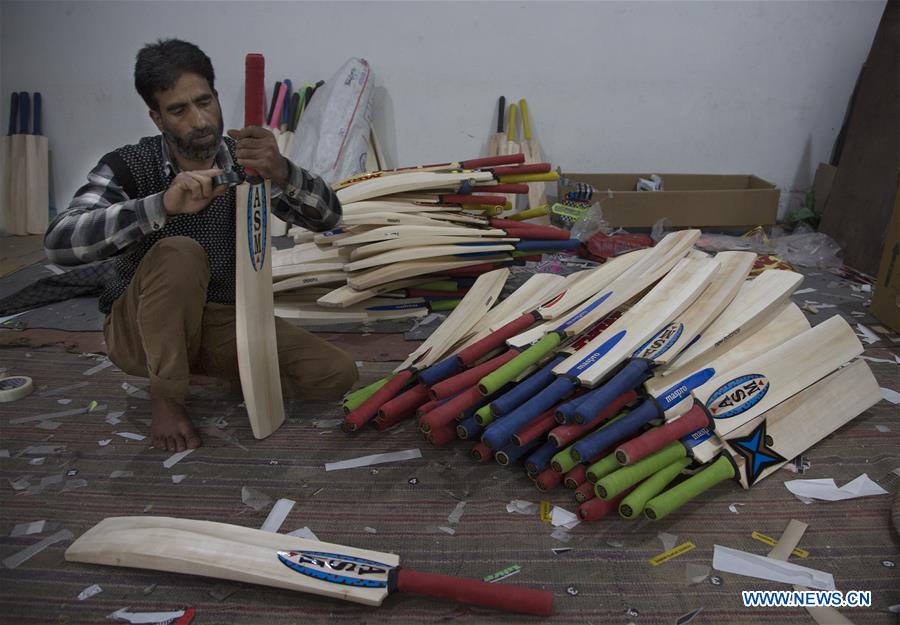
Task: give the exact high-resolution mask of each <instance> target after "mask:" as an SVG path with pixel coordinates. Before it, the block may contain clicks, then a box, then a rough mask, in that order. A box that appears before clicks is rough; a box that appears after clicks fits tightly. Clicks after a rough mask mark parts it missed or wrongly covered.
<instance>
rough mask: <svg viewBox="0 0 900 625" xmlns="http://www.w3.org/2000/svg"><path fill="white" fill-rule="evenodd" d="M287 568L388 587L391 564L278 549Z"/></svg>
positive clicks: (334, 580) (325, 579)
mask: <svg viewBox="0 0 900 625" xmlns="http://www.w3.org/2000/svg"><path fill="white" fill-rule="evenodd" d="M278 559H279V560H280V561H281V563H282V564H284V565H285V566H286V567H288V568H289V569H291V570H292V571H295V572H297V573H300V574H301V575H306V576H307V577H312V578H315V579H319V580H322V581H323V582H329V583H332V584H341V585H343V586H357V587H362V588H387V585H388V574H389V573H390V570H391V569H392V568H393V567H392V566H391V565H389V564H384V563H383V562H376V561H375V560H367V559H365V558H357V557H354V556H348V555H344V554H340V553H328V552H324V551H279V552H278Z"/></svg>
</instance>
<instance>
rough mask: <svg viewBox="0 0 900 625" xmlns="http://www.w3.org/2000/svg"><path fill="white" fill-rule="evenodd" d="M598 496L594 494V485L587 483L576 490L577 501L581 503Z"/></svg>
mask: <svg viewBox="0 0 900 625" xmlns="http://www.w3.org/2000/svg"><path fill="white" fill-rule="evenodd" d="M596 496H597V493H595V492H594V485H593V484H591V483H590V482H585V483H584V484H581V485H580V486H579V487H578V488H576V489H575V501H577V502H579V503H584V502H586V501H590V500H591V499H593V498H594V497H596Z"/></svg>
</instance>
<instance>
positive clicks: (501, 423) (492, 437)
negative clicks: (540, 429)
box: [482, 378, 578, 449]
mask: <svg viewBox="0 0 900 625" xmlns="http://www.w3.org/2000/svg"><path fill="white" fill-rule="evenodd" d="M577 386H578V383H577V382H575V381H574V380H570V379H569V378H557V379H556V380H555V381H554V382H553V383H552V384H550V385H549V386H548V387H547V388H545V389H544V390H542V391H541V392H540V393H538V394H537V395H535V396H534V397H532V398H531V399H530V400H529V401H528V402H526V403H525V404H523V405H522V406H520V407H519V408H516V409H515V410H513V411H512V412H510V413H509V414H507V415H506V416H505V417H501V418H500V419H498V420H497V421H494V422H493V423H491V424H490V425H489V426H488V428H487V429H486V430H485V431H484V436H482V440H483V441H484V442H485V444H486V445H487V446H488V447H490V448H491V449H499V448H500V447H502V446H504V445H506V443H507V442H508V441H509V439H510V438H512V435H513V434H515V433H516V432H518V431H519V430H521V429H522V428H523V427H525V426H526V425H527V424H528V422H529V421H531V420H532V419H534V418H535V417H536V416H538V415H539V414H541V413H542V412H546V411H547V410H549V409H550V408H551V407H552V406H553V404H555V403H557V402H559V400H561V399H562V398H564V397H565V396H566V395H568V394H569V393H571V392H572V391H574V390H575V388H576V387H577Z"/></svg>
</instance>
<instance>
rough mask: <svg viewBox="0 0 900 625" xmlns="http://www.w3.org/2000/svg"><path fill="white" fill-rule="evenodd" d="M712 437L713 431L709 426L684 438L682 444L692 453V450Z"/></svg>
mask: <svg viewBox="0 0 900 625" xmlns="http://www.w3.org/2000/svg"><path fill="white" fill-rule="evenodd" d="M712 437H713V431H712V429H711V428H710V427H709V426H705V427H702V428H700V429H699V430H694V431H693V432H691V433H690V434H688V435H687V436H684V437H682V438H681V443H682V444H683V445H684V447H685V449H687V450H688V451H690V450H691V449H694V448H695V447H698V446H699V445H702V444H703V443H705V442H706V441H708V440H709V439H710V438H712Z"/></svg>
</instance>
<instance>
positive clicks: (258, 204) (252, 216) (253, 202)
mask: <svg viewBox="0 0 900 625" xmlns="http://www.w3.org/2000/svg"><path fill="white" fill-rule="evenodd" d="M247 201H248V202H249V203H250V206H248V207H247V208H248V210H247V245H248V249H249V256H250V264H251V266H252V267H253V271H260V270H261V269H262V268H263V265H265V263H266V246H265V243H266V227H267V225H268V224H267V223H266V222H267V220H268V219H267V216H268V213H269V207H268V206H266V194H265V192H264V187H263V186H262V185H254V186H253V187H252V188H251V189H250V194H249V197H248V198H247Z"/></svg>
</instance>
